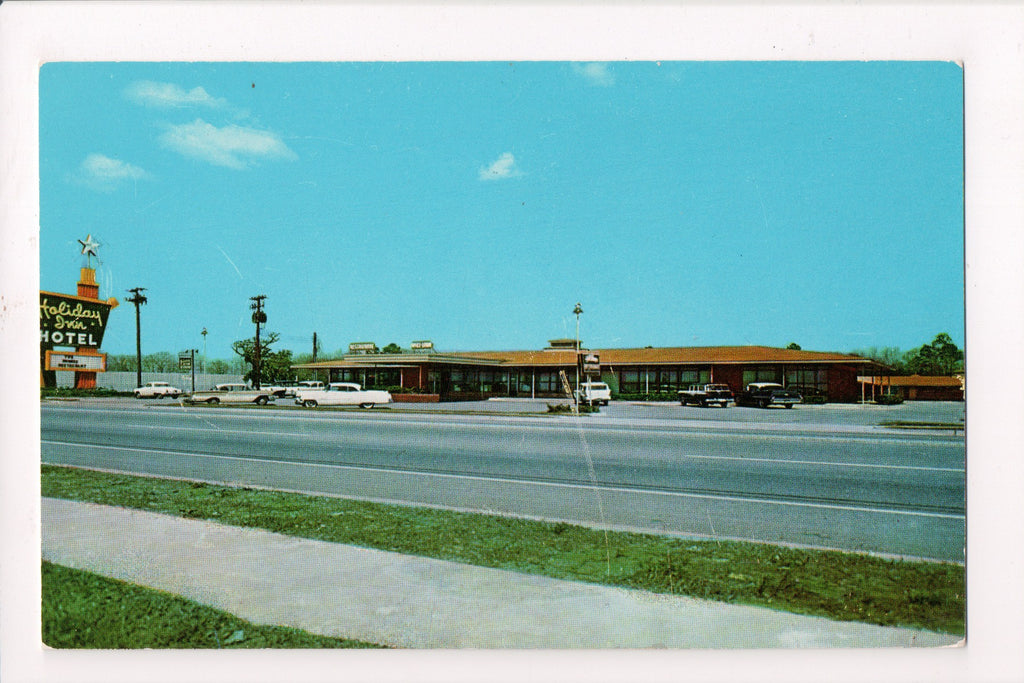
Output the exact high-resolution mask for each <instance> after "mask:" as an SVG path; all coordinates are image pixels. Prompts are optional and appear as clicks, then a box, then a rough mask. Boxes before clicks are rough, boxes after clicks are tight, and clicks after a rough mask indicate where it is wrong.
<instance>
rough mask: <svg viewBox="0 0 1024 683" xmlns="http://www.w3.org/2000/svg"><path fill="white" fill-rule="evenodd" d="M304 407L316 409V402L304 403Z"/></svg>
mask: <svg viewBox="0 0 1024 683" xmlns="http://www.w3.org/2000/svg"><path fill="white" fill-rule="evenodd" d="M302 405H304V406H306V407H307V408H316V401H313V400H308V401H303V402H302Z"/></svg>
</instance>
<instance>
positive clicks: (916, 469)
mask: <svg viewBox="0 0 1024 683" xmlns="http://www.w3.org/2000/svg"><path fill="white" fill-rule="evenodd" d="M134 427H135V428H136V429H157V430H178V431H188V432H215V433H217V434H238V435H245V436H290V437H294V438H306V439H308V438H311V435H310V434H308V433H301V432H298V433H297V432H277V431H260V430H250V429H246V430H235V429H216V428H214V429H209V428H204V427H171V426H159V425H134ZM676 455H677V456H678V457H680V458H685V459H687V460H708V461H724V462H748V463H770V464H773V465H810V466H815V467H859V468H864V469H879V470H894V471H914V472H952V473H954V474H963V473H964V472H965V470H964V469H963V468H962V467H927V466H923V465H885V464H879V463H869V462H831V461H821V460H786V459H776V458H757V457H750V458H746V457H741V456H735V455H698V454H692V453H677V454H676Z"/></svg>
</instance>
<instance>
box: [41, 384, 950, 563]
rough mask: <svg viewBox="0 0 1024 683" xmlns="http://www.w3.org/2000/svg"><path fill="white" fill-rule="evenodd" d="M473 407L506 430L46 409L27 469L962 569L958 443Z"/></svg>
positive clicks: (708, 418)
mask: <svg viewBox="0 0 1024 683" xmlns="http://www.w3.org/2000/svg"><path fill="white" fill-rule="evenodd" d="M449 407H452V406H449ZM455 407H458V406H455ZM474 407H478V408H479V407H482V408H485V409H500V410H502V411H505V412H506V413H507V414H503V415H479V414H471V415H451V414H445V413H443V412H440V411H438V410H434V411H432V412H419V411H412V410H409V409H407V408H405V407H403V408H402V409H398V407H397V406H396V409H392V410H373V411H358V410H356V411H326V410H322V409H321V410H316V411H310V410H303V409H294V410H281V409H263V408H207V407H203V406H197V407H188V408H186V407H182V406H180V405H176V404H172V403H169V402H162V403H160V402H139V401H133V400H131V399H120V400H109V401H77V402H67V403H64V402H59V403H50V402H47V403H45V404H44V405H43V407H42V433H41V441H42V443H41V447H42V460H43V462H46V463H55V464H74V465H82V466H89V467H97V468H105V469H113V470H120V471H126V472H134V473H146V474H154V475H162V476H173V477H188V478H195V479H201V480H207V481H216V482H227V483H231V484H244V485H250V486H266V487H271V488H275V489H287V490H297V491H307V492H317V493H327V494H332V495H345V496H353V497H360V498H367V499H372V500H383V501H394V502H412V503H419V504H428V505H440V506H445V507H451V508H457V509H468V510H479V511H486V512H492V513H499V514H511V515H523V516H530V517H542V518H547V519H560V520H567V521H572V522H583V523H588V524H598V525H604V526H608V527H611V528H628V529H642V530H650V531H656V532H659V533H672V534H684V535H694V536H703V537H713V538H740V539H751V540H763V541H771V542H781V543H791V544H797V545H808V546H815V547H830V548H842V549H848V550H864V551H871V552H879V553H886V554H893V555H902V556H914V557H927V558H935V559H942V560H953V561H962V560H963V559H964V554H963V553H964V523H965V519H964V513H965V501H964V491H965V487H964V480H965V447H964V438H963V432H959V433H957V434H951V433H933V432H898V431H895V430H889V429H883V428H880V427H878V426H876V425H875V424H872V422H874V423H877V422H879V421H880V419H874V420H871V419H865V415H866V414H867V413H866V412H865V411H867V410H870V408H869V407H864V409H863V410H859V408H860V407H857V406H837V407H817V406H815V407H798V408H797V409H794V410H774V411H760V410H756V409H742V408H730V409H725V410H723V409H703V410H702V409H696V408H681V407H679V406H658V407H653V408H652V407H646V406H635V405H633V406H629V405H612V406H610V407H608V408H603V409H602V412H601V414H599V415H595V416H586V417H582V418H579V419H576V418H572V417H558V418H551V417H547V416H536V417H524V416H518V415H515V414H514V413H515V412H521V411H529V410H535V409H536V408H537V406H535V405H533V404H512V405H511V407H510V406H509V404H504V405H501V406H497V405H495V404H494V403H493V402H492V403H491V404H483V405H481V404H476V406H474ZM540 407H543V404H542V403H541V404H540ZM956 409H957V407H956V406H955V405H953V407H952V410H954V411H955V410H956ZM959 409H960V411H961V413H960V414H961V415H962V406H961V407H960V408H959ZM912 410H913V409H912ZM905 412H906V411H905ZM878 414H879V415H883V416H885V417H891V416H893V415H897V416H899V415H900V413H892V412H888V413H878ZM900 419H906V418H905V417H902V416H901V417H900ZM947 419H948V418H947Z"/></svg>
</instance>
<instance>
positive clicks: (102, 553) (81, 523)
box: [42, 498, 959, 648]
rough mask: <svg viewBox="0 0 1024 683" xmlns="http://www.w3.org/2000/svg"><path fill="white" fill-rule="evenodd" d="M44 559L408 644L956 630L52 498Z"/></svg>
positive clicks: (618, 644)
mask: <svg viewBox="0 0 1024 683" xmlns="http://www.w3.org/2000/svg"><path fill="white" fill-rule="evenodd" d="M42 521H43V524H42V540H43V543H42V557H43V559H44V560H47V561H50V562H54V563H56V564H61V565H64V566H68V567H75V568H79V569H85V570H88V571H91V572H95V573H97V574H102V575H104V576H109V577H113V578H117V579H123V580H125V581H129V582H132V583H136V584H140V585H143V586H150V587H153V588H158V589H161V590H164V591H168V592H171V593H176V594H178V595H181V596H183V597H186V598H188V599H191V600H195V601H196V602H200V603H203V604H206V605H211V606H213V607H216V608H218V609H222V610H226V611H228V612H231V613H233V614H236V615H238V616H240V617H242V618H244V619H247V620H249V621H252V622H256V623H261V624H276V625H283V626H291V627H294V628H300V629H303V630H305V631H309V632H311V633H319V634H323V635H329V636H338V637H346V638H356V639H359V640H365V641H369V642H373V643H378V644H382V645H390V646H394V647H406V648H799V647H904V646H918V647H922V646H923V647H935V646H947V645H954V644H956V643H957V642H958V641H959V638H957V637H955V636H949V635H943V634H937V633H930V632H926V631H917V630H912V629H900V628H888V627H880V626H871V625H867V624H859V623H853V622H835V621H830V620H828V619H823V618H818V617H805V616H798V615H794V614H789V613H786V612H777V611H774V610H769V609H763V608H758V607H743V606H737V605H727V604H722V603H715V602H708V601H703V600H696V599H691V598H684V597H675V596H665V595H658V594H654V593H647V592H643V591H632V590H625V589H620V588H611V587H606V586H597V585H592V584H585V583H576V582H573V581H561V580H557V579H549V578H545V577H540V576H531V575H525V574H518V573H515V572H508V571H503V570H497V569H486V568H482V567H474V566H470V565H463V564H457V563H454V562H446V561H442V560H433V559H427V558H421V557H413V556H408V555H400V554H397V553H388V552H383V551H377V550H368V549H365V548H358V547H354V546H347V545H340V544H335V543H325V542H322V541H312V540H307V539H301V538H294V537H291V536H283V535H280V534H273V533H269V532H266V531H260V530H255V529H244V528H238V527H230V526H224V525H220V524H214V523H211V522H204V521H196V520H187V519H181V518H177V517H171V516H167V515H160V514H154V513H149V512H142V511H138V510H128V509H123V508H115V507H107V506H101V505H93V504H90V503H79V502H72V501H65V500H56V499H50V498H44V499H43V501H42Z"/></svg>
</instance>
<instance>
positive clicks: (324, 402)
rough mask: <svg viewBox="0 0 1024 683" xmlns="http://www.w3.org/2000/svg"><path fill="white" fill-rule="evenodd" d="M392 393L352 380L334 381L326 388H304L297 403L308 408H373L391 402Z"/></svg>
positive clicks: (296, 398) (297, 398)
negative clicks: (366, 386)
mask: <svg viewBox="0 0 1024 683" xmlns="http://www.w3.org/2000/svg"><path fill="white" fill-rule="evenodd" d="M391 400H392V399H391V394H390V393H389V392H387V391H380V390H377V389H363V388H362V387H361V386H359V385H358V384H352V383H351V382H332V383H331V384H328V385H327V388H326V389H303V390H302V391H300V392H299V393H298V394H296V396H295V403H296V404H298V405H301V406H306V407H307V408H315V407H317V406H359V407H360V408H372V407H373V406H375V405H377V404H378V403H391Z"/></svg>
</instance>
